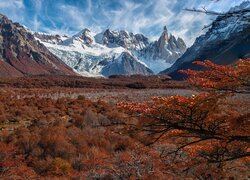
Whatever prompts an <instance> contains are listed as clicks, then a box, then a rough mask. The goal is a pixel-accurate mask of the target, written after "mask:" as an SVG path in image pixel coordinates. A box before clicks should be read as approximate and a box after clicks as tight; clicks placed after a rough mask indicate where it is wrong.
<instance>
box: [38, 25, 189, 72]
mask: <svg viewBox="0 0 250 180" xmlns="http://www.w3.org/2000/svg"><path fill="white" fill-rule="evenodd" d="M34 36H35V37H36V39H37V40H38V41H40V42H41V43H42V44H44V45H45V46H46V47H47V48H48V49H49V50H50V51H51V52H52V53H53V54H54V55H56V56H57V57H58V58H60V59H62V60H63V61H64V62H65V63H66V64H67V65H68V66H70V67H71V68H73V69H74V70H75V72H77V73H79V74H81V75H84V76H110V75H113V74H129V75H131V74H143V75H148V74H153V73H158V72H160V71H161V70H164V69H165V68H167V67H170V66H171V64H172V63H174V62H175V60H176V59H178V58H179V57H180V56H181V55H182V54H183V53H184V52H185V50H186V44H185V42H184V41H183V40H182V39H181V38H175V37H174V36H173V35H172V34H169V33H168V30H167V28H166V27H164V29H163V32H162V35H161V36H160V37H159V39H158V40H157V41H153V42H151V41H150V40H149V38H147V37H146V36H144V35H143V34H133V33H131V32H130V33H129V32H127V31H124V30H121V31H114V30H110V29H106V30H104V31H103V32H101V33H94V32H92V31H91V30H89V29H83V30H82V31H80V32H79V33H77V34H76V35H74V36H72V37H66V36H60V35H50V34H44V33H34Z"/></svg>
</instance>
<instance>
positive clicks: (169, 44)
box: [140, 26, 187, 64]
mask: <svg viewBox="0 0 250 180" xmlns="http://www.w3.org/2000/svg"><path fill="white" fill-rule="evenodd" d="M186 48H187V46H186V44H185V42H184V41H183V39H181V38H177V39H176V38H175V36H173V35H172V34H169V33H168V30H167V28H166V26H165V27H164V28H163V33H162V35H161V36H160V38H159V39H158V40H157V41H155V42H153V43H151V44H150V45H149V46H148V47H146V48H144V49H142V50H141V51H140V55H141V56H142V57H144V58H146V59H156V60H157V59H163V60H165V61H166V62H167V63H170V64H172V63H174V62H175V61H176V59H178V58H179V57H180V56H181V55H182V54H183V53H184V52H185V51H186Z"/></svg>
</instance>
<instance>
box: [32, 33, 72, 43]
mask: <svg viewBox="0 0 250 180" xmlns="http://www.w3.org/2000/svg"><path fill="white" fill-rule="evenodd" d="M33 35H34V36H35V37H36V38H37V39H40V40H42V41H43V42H48V43H52V44H58V43H61V42H62V41H63V40H64V39H66V38H68V37H67V36H60V35H58V34H56V35H52V34H47V33H41V32H35V33H34V34H33Z"/></svg>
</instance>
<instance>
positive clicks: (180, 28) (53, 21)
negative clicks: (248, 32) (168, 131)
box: [0, 0, 244, 45]
mask: <svg viewBox="0 0 250 180" xmlns="http://www.w3.org/2000/svg"><path fill="white" fill-rule="evenodd" d="M242 1H244V0H220V1H219V2H217V1H216V0H0V13H2V14H5V15H7V16H8V17H9V18H10V19H12V20H13V21H16V22H19V23H21V24H24V25H25V26H27V27H28V28H29V29H31V30H32V31H42V32H48V33H58V34H67V35H73V34H75V33H76V32H78V31H80V30H81V29H83V28H85V27H87V28H89V29H91V30H93V31H95V32H100V31H101V30H103V29H105V28H111V29H114V30H120V29H125V30H128V31H131V32H134V33H144V34H145V35H147V36H149V37H150V38H152V39H156V38H157V37H158V36H159V35H160V34H161V32H162V29H163V26H164V25H166V26H167V27H168V29H169V31H171V32H172V33H173V34H174V35H176V36H179V37H182V38H183V39H184V40H185V41H186V42H187V44H188V45H191V44H192V43H193V41H194V39H195V38H196V37H197V36H198V35H200V34H202V33H204V30H202V28H203V26H204V25H207V24H209V23H210V22H211V20H212V19H213V17H211V16H206V15H204V14H196V13H191V12H186V11H183V9H184V8H193V7H195V8H201V7H206V8H207V9H208V10H215V11H223V12H225V11H227V10H229V9H230V7H232V6H235V5H238V4H240V3H241V2H242Z"/></svg>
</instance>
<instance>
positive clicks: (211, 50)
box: [160, 1, 250, 80]
mask: <svg viewBox="0 0 250 180" xmlns="http://www.w3.org/2000/svg"><path fill="white" fill-rule="evenodd" d="M243 9H245V10H246V9H248V10H250V1H245V2H243V3H242V4H241V5H240V6H236V7H234V8H231V10H230V11H229V12H228V13H226V14H225V15H222V16H218V17H217V19H216V20H215V21H214V22H213V23H212V24H211V27H210V28H209V29H208V31H207V32H206V33H205V34H204V35H201V36H200V37H198V38H197V39H196V40H195V42H194V44H193V45H192V46H191V47H190V48H188V49H187V51H186V52H185V53H184V54H183V55H182V56H181V57H180V58H179V59H178V60H177V61H176V62H175V63H174V64H173V66H171V67H170V68H168V69H166V70H164V71H162V72H161V73H160V74H168V75H169V76H171V77H172V78H173V79H176V80H181V79H183V78H185V76H184V75H183V74H181V73H179V72H178V71H179V70H181V69H200V68H201V67H199V66H197V65H194V64H192V62H194V61H196V60H199V61H204V60H208V59H209V60H211V61H212V62H214V63H216V64H222V65H228V64H232V63H234V62H235V61H237V60H238V59H246V58H249V57H250V13H249V12H248V13H246V14H245V15H244V16H230V15H229V14H230V13H232V12H234V11H238V10H243Z"/></svg>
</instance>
